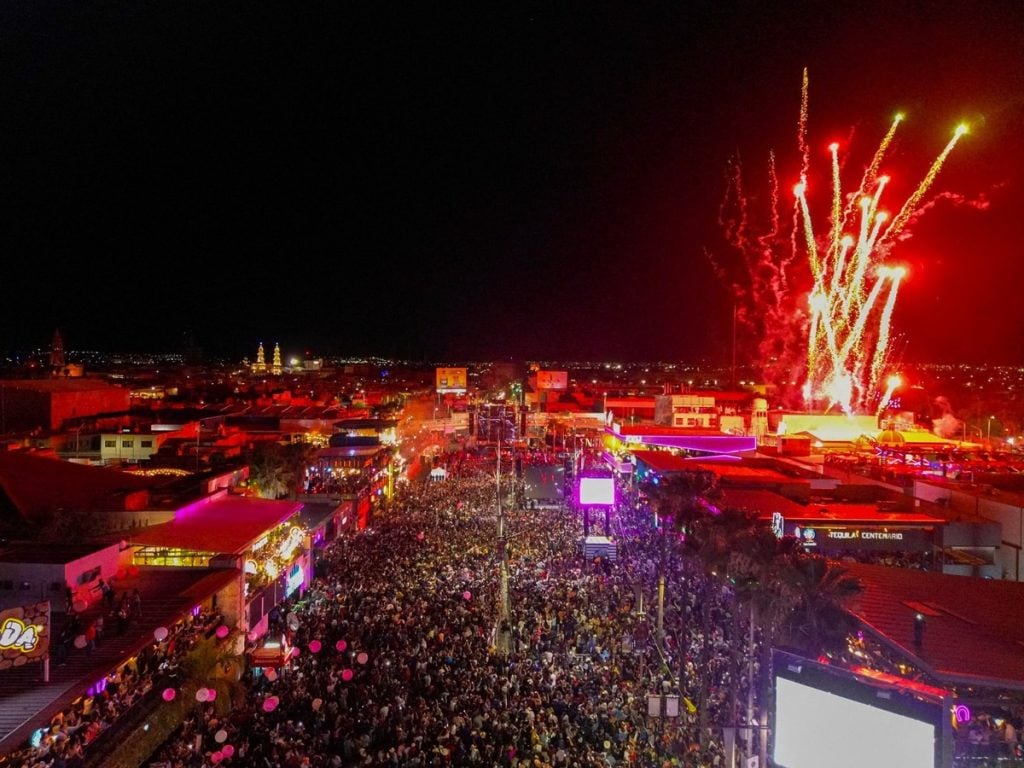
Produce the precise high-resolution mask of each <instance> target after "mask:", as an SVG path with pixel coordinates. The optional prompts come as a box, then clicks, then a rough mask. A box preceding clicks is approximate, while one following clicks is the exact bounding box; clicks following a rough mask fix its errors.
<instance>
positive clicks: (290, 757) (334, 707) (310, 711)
mask: <svg viewBox="0 0 1024 768" xmlns="http://www.w3.org/2000/svg"><path fill="white" fill-rule="evenodd" d="M494 485H495V484H494V477H493V475H488V474H483V475H477V476H470V477H466V476H453V477H450V478H449V479H448V480H446V481H445V482H443V483H426V484H422V485H416V486H414V487H409V488H406V489H405V490H404V491H403V492H402V493H401V494H399V495H398V497H397V498H396V499H395V501H394V502H393V504H392V505H391V508H390V511H389V514H388V516H387V517H386V518H385V519H384V520H381V521H379V523H378V524H377V525H375V527H374V528H373V529H371V530H367V531H365V532H363V533H361V534H358V535H355V536H353V537H349V538H343V539H341V540H339V541H337V542H335V543H333V544H332V545H330V546H329V547H328V548H327V549H326V550H324V551H323V552H322V553H321V555H320V559H319V562H318V566H317V571H318V578H317V579H316V580H315V582H314V584H313V585H312V586H311V588H310V589H309V590H308V591H307V592H306V593H305V594H304V595H302V596H301V597H300V598H298V600H297V601H295V602H294V603H292V604H288V605H285V606H283V607H282V610H281V614H282V615H284V616H287V615H289V614H294V618H295V619H296V621H294V622H292V623H291V628H289V625H288V624H287V623H286V624H285V625H284V627H283V628H282V629H284V631H286V632H287V633H288V635H289V639H290V642H291V643H292V644H293V645H294V647H295V648H297V649H298V650H299V654H298V655H297V656H296V657H294V658H293V659H292V660H291V661H290V662H289V663H288V664H287V665H286V666H285V667H283V668H281V669H280V670H277V671H276V672H275V673H273V674H271V675H269V676H268V675H265V674H254V675H253V676H252V677H251V680H250V683H249V688H248V692H247V695H246V697H245V701H244V702H242V703H241V704H240V705H238V706H236V707H235V708H234V709H233V711H232V713H231V714H230V715H228V716H227V717H226V718H220V717H218V716H217V715H216V714H215V708H214V707H213V706H212V705H208V706H203V707H200V708H197V709H196V710H195V711H194V713H193V714H192V716H191V717H190V718H189V719H188V720H187V721H186V723H185V725H184V726H183V728H182V729H181V732H180V733H178V734H176V735H175V737H174V738H172V739H171V740H170V741H169V742H168V743H167V744H166V745H165V746H164V747H163V748H162V749H161V750H160V751H159V752H158V754H157V755H156V756H155V757H154V759H153V761H152V762H151V765H154V766H168V768H170V767H174V768H178V767H181V768H185V767H189V768H197V767H198V766H209V765H213V764H214V763H215V762H219V763H220V764H222V765H246V766H250V765H251V766H268V768H273V767H275V766H285V767H286V768H303V767H304V766H343V765H344V766H350V765H352V766H354V765H360V766H363V765H365V766H447V765H465V766H509V767H511V766H534V767H535V768H543V767H544V766H549V767H550V768H555V767H561V766H566V767H567V768H569V767H579V768H584V767H591V766H593V767H596V766H602V767H603V766H617V765H643V766H662V765H702V766H703V765H709V766H710V765H718V764H721V763H722V761H723V752H722V741H721V738H720V736H721V731H720V729H717V728H716V729H710V730H708V731H707V732H706V733H705V738H704V739H701V738H700V733H699V732H698V730H699V725H700V722H701V721H700V718H699V716H698V712H697V706H696V704H694V702H695V701H697V700H698V699H699V690H698V686H697V683H696V681H697V679H698V677H699V676H698V674H697V673H698V667H700V668H701V669H703V668H707V669H709V670H711V671H712V685H711V686H710V689H709V690H710V695H709V696H708V697H707V698H706V700H705V701H703V702H701V703H702V705H703V706H705V707H707V709H708V711H709V713H710V714H711V716H710V717H709V719H708V722H710V723H716V722H718V721H719V720H720V714H721V711H722V710H723V709H724V708H726V707H728V706H729V704H730V697H729V695H728V694H727V691H728V690H730V689H731V686H730V679H729V675H730V674H731V670H732V669H733V668H734V665H733V664H732V663H731V662H732V661H733V660H735V658H736V657H737V654H736V652H735V650H734V649H735V647H736V646H735V643H734V642H733V639H732V638H728V639H727V638H726V637H725V636H724V633H725V632H727V631H728V628H729V627H731V626H732V622H731V621H730V619H731V617H730V616H729V615H728V612H727V610H726V603H725V601H723V600H722V599H721V596H720V594H719V593H718V591H717V590H712V589H710V588H706V587H705V586H704V585H702V584H701V583H698V582H701V581H702V577H699V576H697V575H693V574H690V575H686V576H684V575H682V571H681V569H678V568H674V569H672V573H673V576H672V582H671V583H670V588H669V591H668V594H669V595H670V596H671V599H670V601H669V604H668V608H667V611H666V620H665V627H666V635H667V638H666V642H665V648H664V651H663V650H661V649H660V648H659V647H658V644H657V643H656V642H655V637H654V634H655V633H654V629H653V627H654V621H653V613H651V612H646V613H642V612H641V611H640V608H641V606H642V605H644V606H646V607H647V608H648V610H650V609H651V608H652V607H653V605H654V599H655V587H656V580H657V579H656V574H655V562H656V559H657V553H658V552H659V548H658V547H659V543H658V541H657V539H656V537H655V535H654V534H653V533H652V532H650V531H645V532H643V533H642V534H641V535H638V536H636V537H635V538H633V537H631V538H629V540H627V541H623V542H622V543H621V547H620V550H619V557H618V559H617V561H616V562H615V563H611V562H608V561H601V560H595V561H590V562H584V561H583V560H582V555H581V552H580V540H581V535H582V529H581V524H580V520H579V518H578V516H577V515H574V514H573V513H572V512H569V511H567V510H564V509H557V510H553V509H547V510H545V509H530V510H523V509H515V510H514V511H512V512H510V513H509V515H508V534H507V538H508V554H509V560H510V576H511V578H510V605H511V612H510V615H509V616H508V620H507V621H506V622H504V623H502V622H501V621H500V619H499V594H498V590H499V583H498V568H497V552H498V547H497V546H496V530H497V520H496V518H495V511H494V510H495V504H494V497H495V488H494ZM631 506H632V505H624V508H631ZM626 522H631V521H626ZM684 580H686V581H687V582H688V583H686V584H684V583H683V582H684ZM641 600H642V601H643V602H642V603H641ZM702 600H703V601H704V602H705V603H706V605H705V606H700V605H699V601H702ZM702 607H703V608H704V609H705V610H706V611H707V612H705V610H702ZM698 614H699V615H700V617H702V620H698ZM339 649H342V650H339ZM506 651H507V652H506ZM364 654H365V655H364ZM680 672H682V676H681V677H680ZM651 693H665V694H669V695H679V696H680V697H681V698H680V700H681V702H682V704H681V706H680V714H679V716H678V717H672V718H667V717H666V718H662V717H650V716H649V715H648V694H651ZM275 705H276V706H275ZM218 737H219V738H218ZM224 744H228V745H230V746H231V749H229V750H226V751H225V750H224V749H223V745H224Z"/></svg>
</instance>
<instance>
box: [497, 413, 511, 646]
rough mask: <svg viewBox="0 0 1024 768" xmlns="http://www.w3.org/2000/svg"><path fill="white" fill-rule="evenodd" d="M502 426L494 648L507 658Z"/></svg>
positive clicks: (498, 480)
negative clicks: (497, 592) (497, 600)
mask: <svg viewBox="0 0 1024 768" xmlns="http://www.w3.org/2000/svg"><path fill="white" fill-rule="evenodd" d="M504 426H505V420H504V418H502V419H500V420H499V421H498V461H497V466H496V469H495V473H494V479H495V487H496V490H497V494H496V497H495V498H496V502H497V507H498V586H499V590H500V594H499V604H498V631H497V633H496V638H495V639H496V642H495V647H496V648H497V649H498V650H499V652H500V653H501V654H502V655H505V656H507V655H508V653H509V651H510V650H511V649H510V648H509V641H510V637H509V631H510V628H509V599H508V546H507V542H506V541H505V512H504V509H503V508H502V505H501V433H502V431H503V430H504Z"/></svg>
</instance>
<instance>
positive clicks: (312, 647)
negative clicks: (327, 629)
mask: <svg viewBox="0 0 1024 768" xmlns="http://www.w3.org/2000/svg"><path fill="white" fill-rule="evenodd" d="M321 647H322V646H321V645H320V641H319V640H312V641H310V643H309V652H310V653H320V648H321Z"/></svg>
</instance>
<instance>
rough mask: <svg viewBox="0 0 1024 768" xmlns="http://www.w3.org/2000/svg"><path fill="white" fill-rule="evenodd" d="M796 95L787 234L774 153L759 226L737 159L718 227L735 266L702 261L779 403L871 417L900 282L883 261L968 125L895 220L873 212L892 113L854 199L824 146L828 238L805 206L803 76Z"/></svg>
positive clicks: (835, 152)
mask: <svg viewBox="0 0 1024 768" xmlns="http://www.w3.org/2000/svg"><path fill="white" fill-rule="evenodd" d="M800 97H801V98H800V117H799V121H798V124H797V149H798V151H799V155H800V165H799V176H798V183H797V184H796V185H795V187H793V193H794V204H793V214H792V219H791V222H792V223H791V226H783V225H782V222H783V218H782V216H780V211H779V207H780V195H779V182H778V177H777V176H776V161H775V156H774V155H771V157H770V162H769V168H768V175H769V185H770V188H769V191H770V197H769V200H768V206H767V208H768V210H767V211H766V212H763V213H762V216H761V220H758V216H757V215H756V211H755V210H754V209H755V207H756V206H753V205H752V204H751V202H750V200H748V198H747V195H746V193H745V190H744V188H743V173H742V167H741V164H740V162H739V159H738V158H733V159H732V161H730V164H729V167H728V175H727V179H726V181H727V187H726V194H725V197H724V199H723V202H722V206H721V208H720V210H719V224H720V226H721V227H722V231H723V233H724V234H725V236H726V239H727V241H728V243H729V245H730V246H731V254H736V255H738V256H739V260H738V262H736V263H731V264H730V263H729V262H727V261H723V260H722V259H720V258H718V257H715V256H711V261H712V265H713V266H714V268H715V270H716V272H717V273H718V274H719V276H720V277H721V278H722V279H723V280H724V281H726V282H727V283H728V284H729V285H730V288H731V289H732V291H733V295H734V297H735V300H736V317H737V321H738V324H739V325H740V328H741V331H742V332H743V333H744V335H745V336H746V337H747V338H749V339H754V340H756V341H757V349H756V350H751V349H749V348H748V349H746V350H744V352H746V353H748V354H750V353H752V354H754V355H755V356H756V358H757V359H758V360H760V363H761V366H762V374H763V375H764V376H765V377H766V378H767V379H768V380H769V381H773V382H775V383H777V384H778V385H779V393H780V400H781V401H782V402H783V403H785V404H787V405H789V406H797V405H799V404H802V405H803V406H804V407H807V408H812V409H824V410H830V409H841V410H842V411H844V412H846V413H853V412H856V411H860V412H865V411H868V412H870V411H871V410H872V409H873V407H874V406H876V405H877V404H878V402H885V401H887V400H888V397H887V396H886V394H885V393H883V391H882V390H883V389H885V388H886V380H885V379H884V374H885V372H886V369H887V366H888V364H889V360H888V355H889V346H890V339H891V324H892V314H893V310H894V308H895V305H896V297H897V295H898V293H899V288H900V284H901V281H902V280H903V278H904V277H905V274H906V272H905V270H904V269H903V268H902V267H900V266H896V265H893V264H891V263H889V261H888V260H889V257H890V256H891V255H892V250H893V248H894V246H895V245H896V244H897V243H898V242H900V241H902V240H904V239H905V238H906V237H908V236H909V230H908V227H911V226H913V224H914V223H915V221H916V219H917V218H918V217H919V216H920V215H921V214H922V213H923V212H924V211H926V210H928V209H929V208H930V207H931V205H933V202H931V201H925V196H926V195H927V194H928V192H929V189H930V188H931V186H932V183H933V182H934V181H935V178H936V177H937V176H938V174H939V172H940V170H941V169H942V165H943V163H944V162H945V160H946V158H947V157H948V156H949V154H950V153H951V152H952V151H953V148H954V147H955V146H956V144H957V142H958V141H959V139H960V138H961V137H962V136H963V135H964V134H965V133H966V132H967V127H966V126H963V125H962V126H959V127H958V128H957V129H956V131H955V132H954V134H953V136H952V138H951V139H950V141H949V143H948V144H947V145H946V146H945V148H944V149H943V150H942V152H941V153H940V154H939V156H938V157H937V158H936V159H935V161H934V162H933V163H932V165H931V167H930V168H929V170H928V172H927V174H926V175H925V176H924V178H923V179H922V181H921V182H920V184H918V186H917V188H916V189H915V190H914V191H913V193H912V194H911V195H910V196H909V197H908V198H907V200H906V202H905V203H904V204H903V206H902V207H901V208H900V209H899V212H898V213H897V214H896V215H895V216H893V217H890V216H889V214H888V213H887V212H886V211H885V210H883V209H882V208H881V207H880V206H881V202H882V193H883V191H884V190H885V188H886V185H887V184H888V182H889V178H888V177H887V176H884V175H879V171H880V170H881V168H882V165H883V163H884V162H885V157H886V152H887V150H888V149H889V147H890V145H891V144H892V142H893V139H894V137H895V135H896V131H897V128H898V127H899V126H900V124H901V123H902V122H903V119H904V116H903V115H902V114H900V115H896V116H895V118H894V119H893V122H892V124H891V125H890V127H889V130H888V131H887V132H886V134H885V136H884V137H883V139H882V141H881V143H880V144H879V146H878V148H877V149H876V150H875V153H874V155H873V156H872V158H871V162H870V163H869V164H868V165H867V166H866V168H865V169H864V173H863V175H862V177H861V179H860V183H859V185H858V187H857V189H856V191H855V192H853V193H852V194H844V192H843V188H842V184H841V175H842V173H841V171H842V167H843V164H842V163H841V155H840V146H839V145H838V144H832V145H830V146H829V152H830V160H831V183H832V187H831V190H830V192H831V194H830V195H829V200H828V203H829V205H828V209H829V216H828V220H829V223H828V232H827V233H826V234H824V235H822V236H819V233H818V230H817V229H816V227H815V224H814V219H813V217H812V214H811V206H810V205H809V190H810V189H811V188H812V182H811V181H810V175H811V173H810V172H811V162H810V157H811V152H810V145H809V143H808V141H807V125H808V78H807V72H806V70H805V71H804V73H803V80H802V83H801V93H800ZM940 197H941V196H940ZM808 287H809V293H808ZM798 291H799V293H798ZM799 384H802V386H799ZM792 385H796V386H792ZM787 390H788V392H787Z"/></svg>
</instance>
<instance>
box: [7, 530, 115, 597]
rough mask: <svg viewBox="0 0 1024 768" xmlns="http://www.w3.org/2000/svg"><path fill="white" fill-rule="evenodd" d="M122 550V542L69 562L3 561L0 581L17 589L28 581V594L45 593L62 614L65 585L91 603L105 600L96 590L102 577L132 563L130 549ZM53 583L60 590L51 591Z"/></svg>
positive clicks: (112, 574)
mask: <svg viewBox="0 0 1024 768" xmlns="http://www.w3.org/2000/svg"><path fill="white" fill-rule="evenodd" d="M120 549H121V547H120V544H111V545H110V546H107V547H104V548H103V549H99V550H97V551H96V552H92V553H90V554H88V555H86V556H85V557H81V558H79V559H77V560H73V561H71V562H69V563H0V581H6V580H11V581H13V582H14V586H15V589H16V590H17V589H19V588H20V585H21V584H22V583H23V582H28V583H29V584H30V585H31V586H30V587H29V589H28V590H25V593H26V594H30V595H32V596H33V598H34V599H35V598H38V597H39V595H40V592H41V591H42V592H44V593H45V596H44V597H43V599H49V600H51V601H52V603H53V608H52V610H53V612H54V613H60V612H63V611H64V608H65V602H64V585H65V584H67V585H69V586H71V588H72V589H73V590H74V593H75V595H74V599H76V600H82V601H84V602H85V603H87V604H92V603H96V602H98V601H99V600H101V599H102V597H103V596H102V595H101V594H100V592H99V591H93V588H94V587H95V586H96V585H97V584H98V583H99V580H100V579H101V578H102V579H104V580H109V579H111V578H114V577H116V575H117V572H118V570H120V569H121V568H124V567H127V566H128V565H129V564H130V562H131V560H130V558H131V550H130V549H125V550H124V551H123V552H122V551H120ZM97 569H98V570H97ZM54 583H57V584H60V588H59V589H58V590H51V586H52V585H53V584H54Z"/></svg>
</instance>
